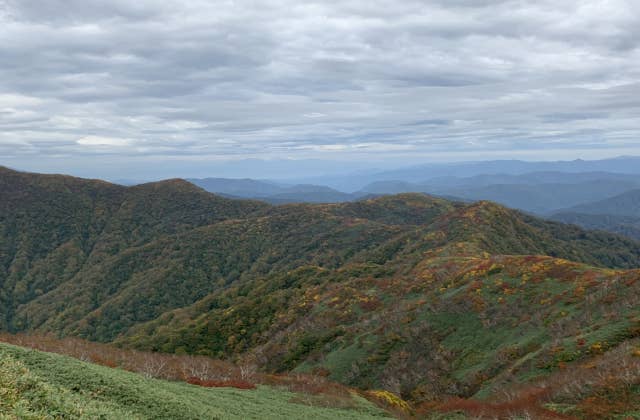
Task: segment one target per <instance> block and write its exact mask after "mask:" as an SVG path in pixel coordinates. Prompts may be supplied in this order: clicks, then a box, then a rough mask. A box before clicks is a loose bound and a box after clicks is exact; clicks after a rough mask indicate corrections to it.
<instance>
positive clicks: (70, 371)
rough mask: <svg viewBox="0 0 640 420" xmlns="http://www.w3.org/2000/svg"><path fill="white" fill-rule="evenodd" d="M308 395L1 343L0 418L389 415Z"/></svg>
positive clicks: (360, 403) (363, 402) (368, 406)
mask: <svg viewBox="0 0 640 420" xmlns="http://www.w3.org/2000/svg"><path fill="white" fill-rule="evenodd" d="M305 399H309V400H312V399H310V398H305V397H304V396H301V395H298V394H294V393H291V392H287V391H283V390H280V389H276V388H272V387H267V386H259V387H258V389H257V390H237V389H232V388H202V387H198V386H194V385H189V384H186V383H181V382H170V381H163V380H157V379H146V378H144V377H143V376H141V375H138V374H135V373H130V372H126V371H123V370H120V369H111V368H107V367H103V366H99V365H94V364H90V363H84V362H81V361H78V360H76V359H72V358H69V357H66V356H60V355H55V354H51V353H44V352H39V351H35V350H28V349H24V348H21V347H16V346H12V345H7V344H0V419H3V420H4V419H69V418H71V419H76V418H78V419H124V418H126V419H283V418H287V419H335V418H341V419H371V418H381V417H387V415H386V413H384V412H383V411H382V410H380V409H378V408H377V407H375V406H374V405H373V404H371V403H369V402H368V401H366V400H364V399H363V398H360V397H357V396H354V408H350V409H339V408H327V407H316V406H309V405H304V404H299V403H296V402H294V401H304V400H305Z"/></svg>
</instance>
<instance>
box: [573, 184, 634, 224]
mask: <svg viewBox="0 0 640 420" xmlns="http://www.w3.org/2000/svg"><path fill="white" fill-rule="evenodd" d="M565 211H566V212H571V213H582V214H603V215H614V216H631V217H640V189H635V190H632V191H626V192H624V193H621V194H620V195H616V196H613V197H610V198H607V199H604V200H599V201H595V202H592V203H586V204H582V205H577V206H574V207H571V208H568V209H566V210H565Z"/></svg>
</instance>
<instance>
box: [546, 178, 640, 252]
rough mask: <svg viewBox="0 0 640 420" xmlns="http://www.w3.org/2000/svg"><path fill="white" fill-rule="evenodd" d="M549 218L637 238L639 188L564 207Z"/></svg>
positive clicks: (639, 212)
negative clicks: (606, 197) (602, 198)
mask: <svg viewBox="0 0 640 420" xmlns="http://www.w3.org/2000/svg"><path fill="white" fill-rule="evenodd" d="M551 218H552V219H553V220H557V221H560V222H563V223H572V224H575V225H578V226H582V227H584V228H586V229H598V230H605V231H609V232H614V233H618V234H620V235H624V236H627V237H630V238H634V239H639V240H640V190H631V191H627V192H625V193H622V194H619V195H616V196H614V197H611V198H608V199H604V200H599V201H595V202H592V203H586V204H581V205H577V206H574V207H571V208H568V209H564V210H561V211H558V212H556V213H554V214H553V215H552V216H551Z"/></svg>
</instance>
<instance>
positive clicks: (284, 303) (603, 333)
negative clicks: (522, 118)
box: [0, 169, 640, 412]
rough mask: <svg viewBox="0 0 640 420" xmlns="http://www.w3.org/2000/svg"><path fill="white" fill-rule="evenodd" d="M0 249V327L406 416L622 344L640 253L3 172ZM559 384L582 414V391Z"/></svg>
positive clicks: (547, 237) (468, 216)
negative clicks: (400, 401)
mask: <svg viewBox="0 0 640 420" xmlns="http://www.w3.org/2000/svg"><path fill="white" fill-rule="evenodd" d="M0 244H1V245H2V248H1V249H0V270H1V271H0V299H1V305H0V308H1V309H2V324H1V327H2V328H3V329H8V330H10V331H28V332H41V333H46V332H52V333H55V334H58V335H61V336H65V335H70V336H78V337H84V338H88V339H91V340H96V341H103V342H115V343H117V344H118V345H121V346H124V347H127V348H131V347H133V348H138V349H144V350H153V351H161V352H170V353H179V354H182V353H187V354H204V355H210V356H214V357H219V358H225V359H231V360H251V361H253V362H254V363H256V364H257V365H258V366H260V367H261V369H263V370H264V371H266V372H311V373H317V374H322V375H325V376H328V377H329V378H330V379H332V380H335V381H339V382H342V383H345V384H348V385H350V386H355V387H358V388H362V389H377V388H383V389H385V390H388V391H392V392H395V393H397V394H400V395H401V396H402V397H404V398H407V399H410V400H411V401H413V402H415V403H424V404H428V403H430V402H433V401H442V400H444V399H446V398H449V397H463V398H469V397H474V398H485V399H486V398H492V396H497V395H503V393H504V392H507V391H509V390H512V389H513V388H514V386H515V385H516V384H517V385H518V386H521V387H525V386H534V385H535V384H536V383H538V382H539V381H543V380H545V381H546V380H551V379H552V378H555V376H554V375H556V374H558V372H560V371H561V370H562V369H565V368H566V366H571V367H572V369H573V370H572V372H573V371H575V372H578V371H579V369H578V367H579V366H582V365H583V364H585V363H595V362H594V361H596V362H597V361H599V360H604V359H601V358H604V357H605V356H606V357H613V356H612V355H615V354H618V353H614V352H616V351H619V352H621V351H623V350H621V349H626V348H627V347H625V346H632V345H635V344H634V343H636V342H637V340H638V337H640V312H639V309H638V308H640V305H638V302H637V296H640V293H639V292H640V290H638V288H640V281H639V280H640V272H639V271H637V270H634V269H633V268H636V267H640V243H638V242H635V241H632V240H627V239H624V238H622V237H620V236H617V235H612V234H608V233H604V232H589V231H584V230H582V229H580V228H578V227H575V226H569V225H563V224H560V223H555V222H549V221H544V220H541V219H538V218H535V217H532V216H528V215H526V214H523V213H520V212H518V211H514V210H510V209H507V208H505V207H502V206H500V205H497V204H495V203H491V202H487V201H479V202H475V203H470V204H466V203H461V202H452V201H448V200H444V199H441V198H436V197H432V196H428V195H425V194H400V195H393V196H384V197H377V198H372V199H364V200H359V201H354V202H347V203H338V204H289V205H283V206H270V205H268V204H265V203H261V202H256V201H250V200H230V199H227V198H223V197H219V196H216V195H213V194H210V193H208V192H206V191H204V190H202V189H200V188H198V187H196V186H194V185H192V184H190V183H188V182H186V181H181V180H169V181H163V182H158V183H152V184H143V185H139V186H135V187H128V188H127V187H122V186H116V185H112V184H108V183H104V182H101V181H92V180H83V179H77V178H71V177H64V176H52V175H37V174H25V173H19V172H14V171H10V170H7V169H2V170H0ZM634 340H635V341H634ZM624 351H626V353H624V354H625V355H627V354H630V351H631V350H629V351H627V350H624ZM620 357H621V356H620ZM625 357H626V356H625ZM629 357H631V356H629ZM607 360H609V359H607ZM624 360H627V359H626V358H625V359H624ZM630 360H631V361H633V360H634V359H630ZM629 363H631V362H629ZM605 376H606V375H605ZM585 377H586V376H585ZM603 377H604V376H603ZM614 379H615V380H616V381H617V380H618V379H620V380H622V379H623V376H620V377H619V378H618V377H615V378H614ZM576 380H577V381H582V380H583V379H580V378H577V379H576ZM584 380H585V381H586V379H584ZM580 383H581V382H580ZM585 383H586V382H585ZM614 385H615V386H616V387H617V386H618V382H615V381H614V382H612V385H611V386H614ZM554 389H555V388H554ZM562 389H564V388H558V389H557V393H558V394H557V395H556V394H554V395H555V396H554V398H556V397H557V398H558V400H559V401H560V400H562V401H564V403H565V404H573V406H572V407H574V408H572V409H575V410H577V411H576V412H582V411H580V410H583V407H582V406H580V404H581V401H583V400H586V399H587V398H589V396H590V395H591V394H589V392H591V391H590V390H592V389H593V388H592V387H591V388H589V387H587V386H586V385H585V388H584V389H582V390H581V391H579V392H575V393H574V394H572V395H571V396H565V397H563V396H562V395H561V392H562ZM616 389H617V388H616ZM554 392H556V391H554ZM562 398H564V400H563V399H562Z"/></svg>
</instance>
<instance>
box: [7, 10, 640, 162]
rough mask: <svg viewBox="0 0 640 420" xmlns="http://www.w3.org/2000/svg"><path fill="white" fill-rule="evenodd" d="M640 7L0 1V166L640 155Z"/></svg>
mask: <svg viewBox="0 0 640 420" xmlns="http://www.w3.org/2000/svg"><path fill="white" fill-rule="evenodd" d="M639 44H640V3H638V2H637V1H635V0H583V1H577V0H575V1H557V0H556V1H546V0H543V1H536V2H530V1H506V0H505V1H500V0H487V1H475V0H448V1H445V0H439V1H437V0H434V1H412V0H403V1H380V0H367V1H364V0H346V1H341V2H335V1H332V0H327V1H309V2H300V1H291V0H265V1H251V0H243V1H232V0H228V1H224V0H220V1H200V0H193V1H192V0H190V1H184V0H181V1H172V0H168V1H163V2H157V1H148V0H142V1H135V2H132V1H124V0H111V1H107V2H105V1H98V0H44V1H43V0H6V1H2V0H0V63H1V64H0V156H2V157H3V159H2V160H3V161H2V162H0V163H3V164H11V162H12V161H21V162H22V161H25V160H27V159H53V158H60V159H80V158H81V159H84V160H85V161H90V160H92V159H93V160H96V161H97V160H99V159H102V158H104V157H105V156H112V157H113V156H119V157H122V159H129V158H131V159H133V158H135V159H136V161H140V159H142V158H145V157H148V158H150V159H151V158H156V159H157V158H162V157H167V158H169V157H171V158H172V159H185V160H189V159H203V158H206V159H209V158H210V159H217V160H221V159H222V160H225V159H238V158H249V157H266V158H275V157H279V158H309V157H315V158H318V157H319V158H327V159H330V158H334V157H341V158H345V157H348V158H354V159H355V158H357V159H368V158H376V159H379V158H380V157H384V156H403V155H407V156H418V155H421V156H429V155H432V154H438V153H447V154H449V155H451V154H455V153H461V154H462V153H464V154H466V155H471V154H473V153H476V152H478V153H484V154H487V153H491V152H495V153H496V154H498V153H502V154H504V153H505V152H509V151H513V152H522V151H529V152H531V151H533V152H535V151H542V150H547V151H549V150H555V149H565V150H566V149H575V150H580V149H598V148H606V149H607V150H609V151H612V150H634V149H635V148H636V147H638V151H639V152H640V147H639V146H638V145H639V144H640V143H639V141H640V136H639V132H640V126H639V125H638V121H639V118H640V66H639V63H640V48H639Z"/></svg>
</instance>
